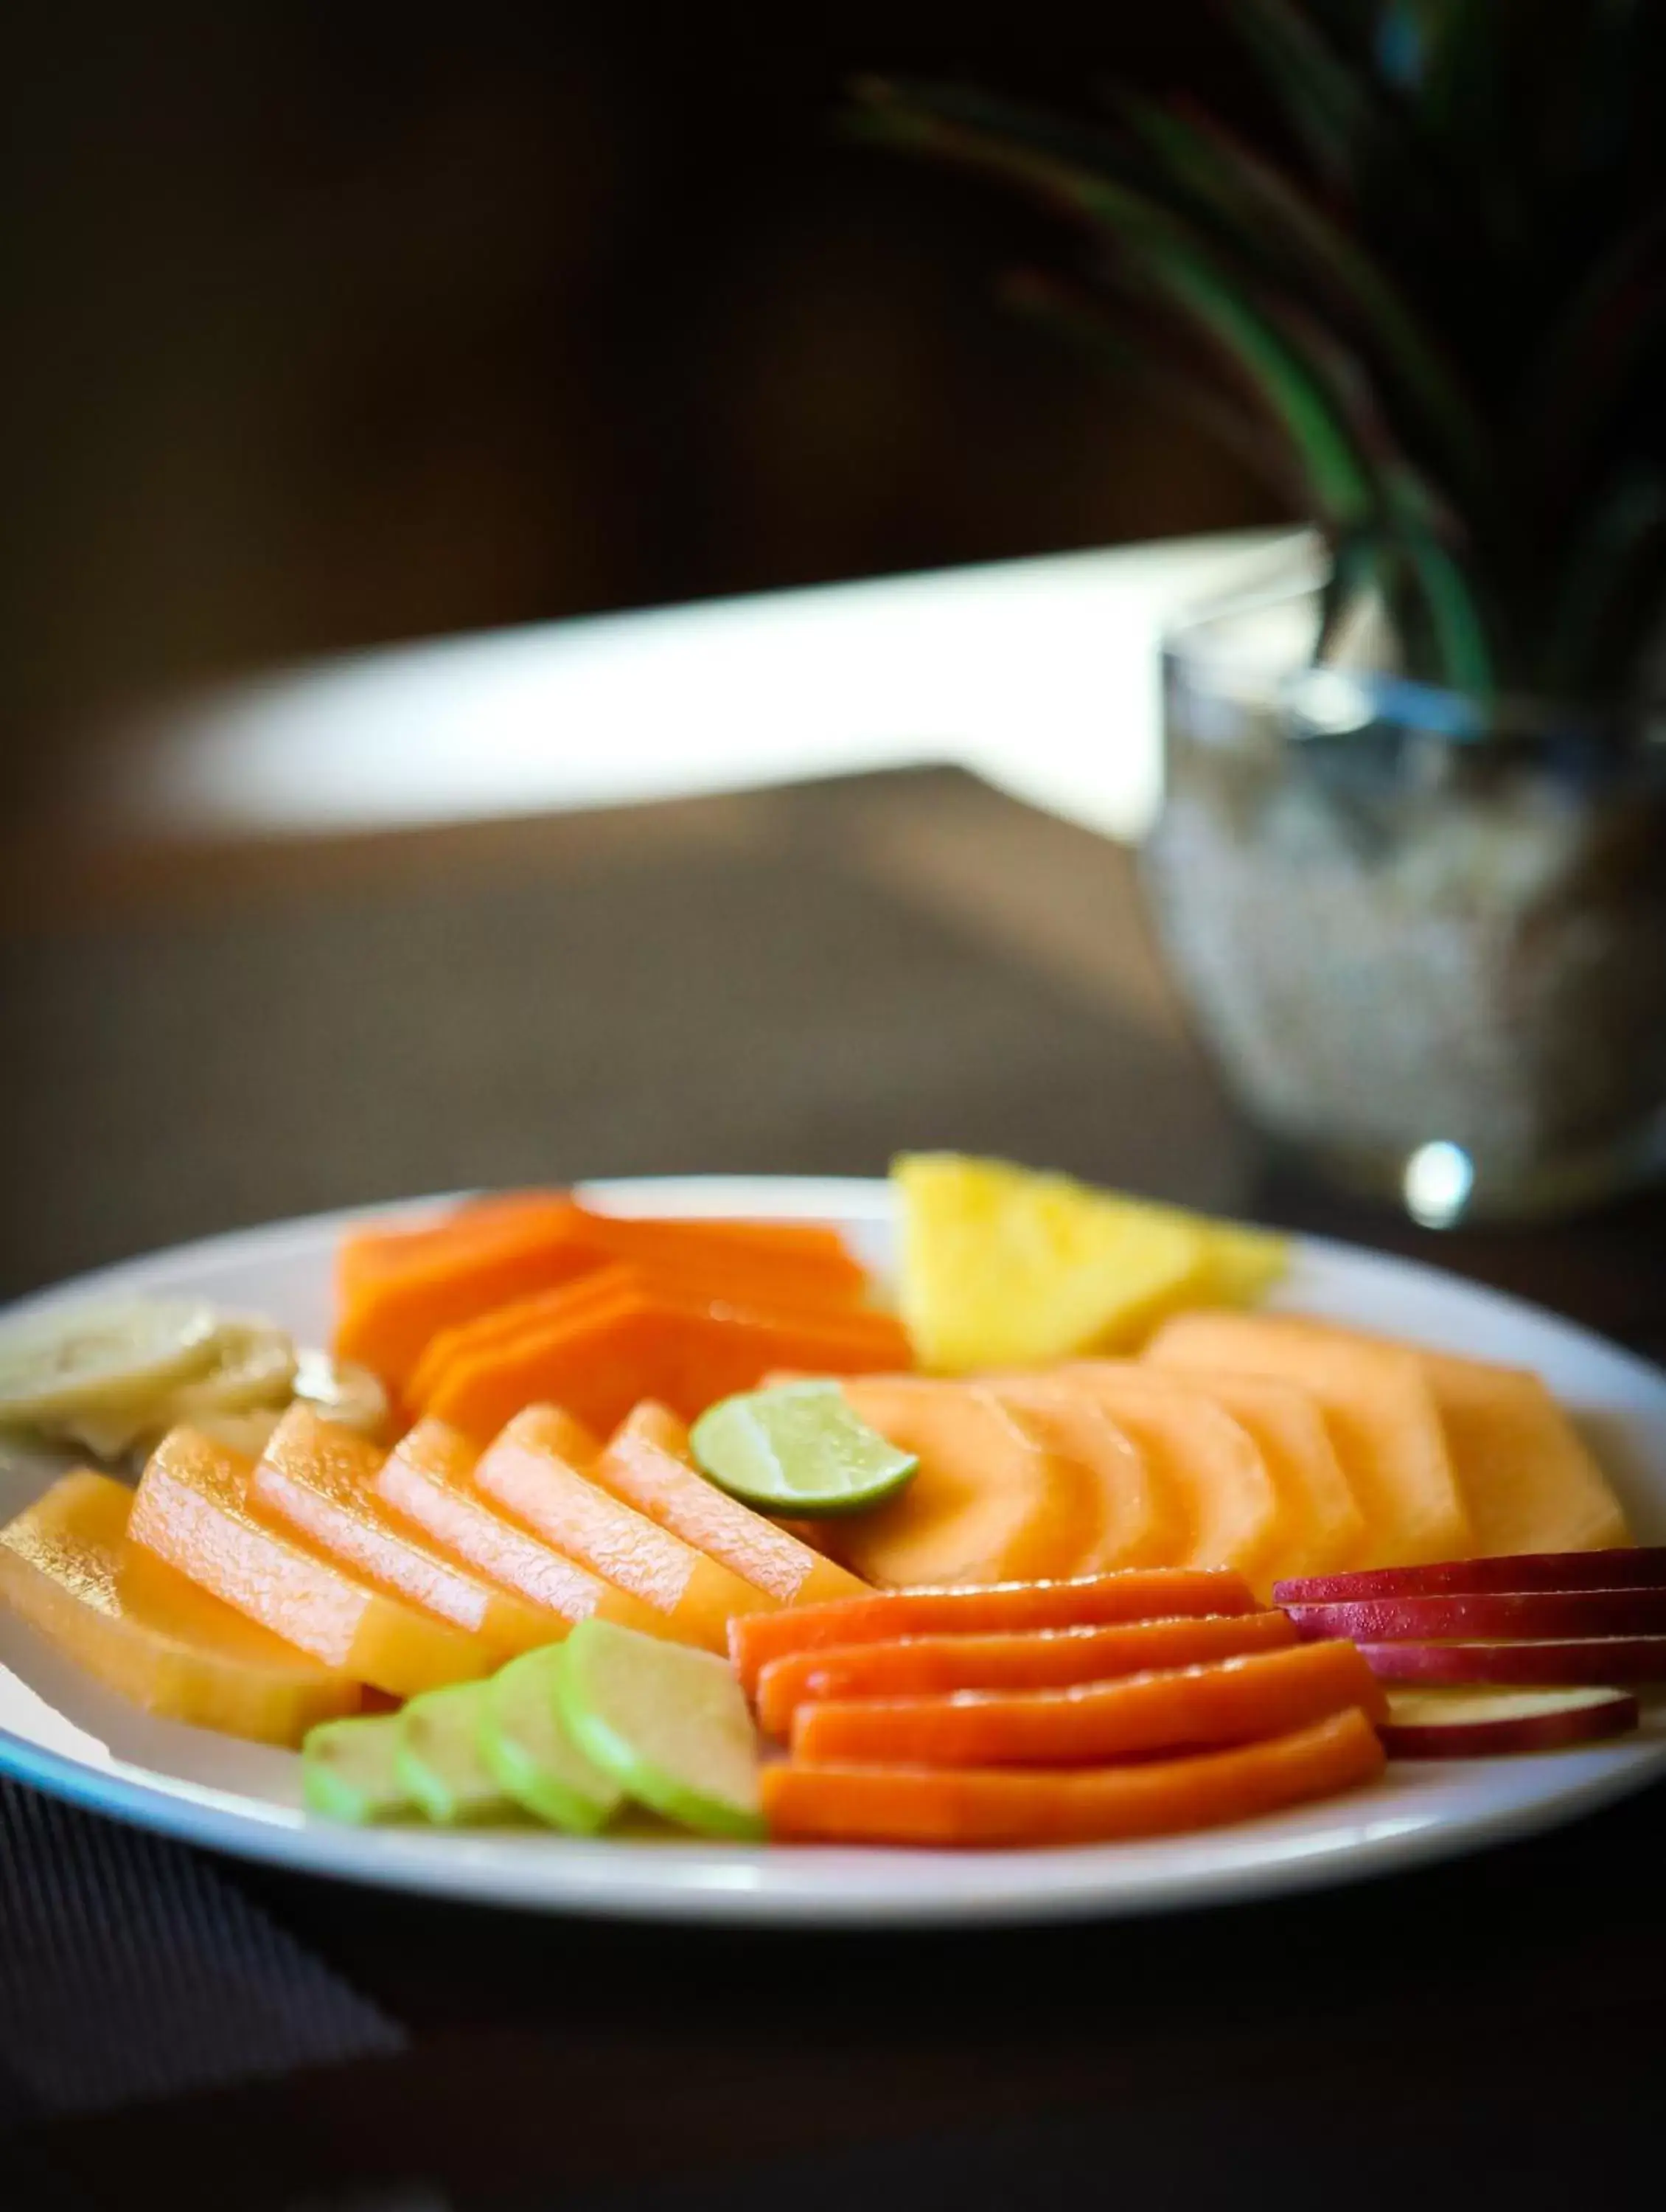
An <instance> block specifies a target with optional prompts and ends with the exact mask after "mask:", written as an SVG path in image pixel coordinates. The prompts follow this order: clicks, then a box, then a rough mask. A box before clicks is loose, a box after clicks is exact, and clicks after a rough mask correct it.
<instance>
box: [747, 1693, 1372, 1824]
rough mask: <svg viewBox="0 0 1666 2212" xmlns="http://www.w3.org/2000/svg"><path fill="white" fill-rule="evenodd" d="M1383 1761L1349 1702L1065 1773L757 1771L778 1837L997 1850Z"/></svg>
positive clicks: (1358, 1774)
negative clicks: (1218, 1746)
mask: <svg viewBox="0 0 1666 2212" xmlns="http://www.w3.org/2000/svg"><path fill="white" fill-rule="evenodd" d="M1383 1767H1384V1752H1383V1747H1382V1744H1381V1742H1380V1741H1379V1740H1378V1735H1377V1731H1376V1729H1374V1728H1373V1727H1372V1724H1371V1723H1370V1721H1369V1720H1367V1718H1366V1716H1365V1714H1364V1713H1362V1712H1361V1711H1360V1710H1359V1709H1358V1707H1357V1706H1353V1707H1350V1708H1349V1709H1348V1711H1347V1712H1344V1713H1334V1714H1332V1715H1331V1716H1330V1718H1329V1719H1328V1720H1323V1721H1318V1722H1316V1723H1314V1724H1313V1725H1312V1727H1309V1728H1303V1729H1293V1731H1292V1732H1291V1733H1290V1734H1289V1735H1276V1736H1272V1737H1269V1739H1267V1740H1266V1741H1263V1742H1261V1743H1253V1744H1248V1745H1241V1746H1239V1747H1235V1748H1234V1749H1233V1750H1230V1751H1206V1752H1200V1753H1195V1754H1193V1755H1192V1756H1190V1757H1188V1758H1184V1759H1153V1760H1149V1761H1145V1762H1136V1763H1134V1764H1131V1765H1126V1766H1101V1767H1088V1768H1086V1769H1083V1770H1081V1771H1078V1772H1076V1773H1070V1774H1058V1773H1053V1774H1046V1773H1042V1774H1035V1773H1023V1772H1015V1771H1009V1770H1003V1768H1000V1767H930V1766H857V1765H839V1766H820V1765H809V1764H807V1763H804V1762H801V1761H800V1760H797V1759H791V1760H784V1761H782V1762H781V1763H780V1764H779V1765H772V1766H766V1767H765V1768H764V1770H763V1772H762V1774H761V1776H760V1783H761V1786H762V1792H763V1807H764V1814H765V1818H766V1820H768V1822H769V1827H770V1832H771V1834H772V1836H773V1837H775V1838H776V1839H777V1840H778V1842H782V1843H828V1844H920V1845H925V1846H927V1847H936V1848H939V1849H952V1848H957V1847H970V1846H983V1847H985V1848H991V1847H994V1848H998V1847H1001V1846H1003V1845H1004V1846H1021V1845H1025V1844H1096V1843H1111V1842H1113V1841H1118V1840H1120V1839H1122V1838H1128V1837H1135V1836H1162V1835H1177V1834H1180V1833H1183V1832H1185V1831H1186V1830H1188V1829H1192V1828H1209V1827H1218V1826H1222V1825H1223V1824H1224V1823H1226V1822H1227V1821H1232V1820H1253V1819H1255V1818H1256V1817H1257V1815H1258V1814H1263V1813H1275V1812H1277V1811H1279V1810H1280V1809H1281V1808H1282V1807H1284V1806H1287V1805H1299V1804H1302V1803H1304V1802H1307V1801H1309V1800H1312V1799H1313V1798H1318V1797H1330V1796H1336V1794H1337V1793H1338V1792H1340V1791H1342V1790H1350V1789H1353V1788H1354V1787H1355V1786H1356V1785H1357V1784H1360V1783H1365V1782H1372V1781H1375V1780H1376V1778H1378V1775H1380V1774H1381V1772H1382V1771H1383Z"/></svg>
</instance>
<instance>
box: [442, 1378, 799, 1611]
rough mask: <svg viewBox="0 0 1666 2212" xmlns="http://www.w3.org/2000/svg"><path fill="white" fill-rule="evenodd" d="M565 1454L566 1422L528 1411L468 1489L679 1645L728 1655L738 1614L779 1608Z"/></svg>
mask: <svg viewBox="0 0 1666 2212" xmlns="http://www.w3.org/2000/svg"><path fill="white" fill-rule="evenodd" d="M571 1452H572V1423H571V1421H570V1420H569V1419H568V1418H567V1417H566V1415H565V1414H563V1413H561V1412H560V1409H559V1408H558V1407H554V1406H529V1407H526V1408H525V1410H524V1412H522V1413H518V1414H517V1415H516V1416H515V1418H514V1419H513V1420H512V1421H511V1422H510V1423H509V1425H508V1426H507V1427H506V1429H505V1430H504V1431H503V1432H502V1433H501V1435H500V1436H499V1437H497V1439H496V1440H495V1442H494V1443H492V1444H491V1445H489V1446H488V1449H486V1451H484V1452H483V1453H482V1455H481V1458H480V1462H479V1464H478V1465H477V1466H476V1469H475V1480H476V1483H477V1484H478V1486H479V1487H480V1488H481V1490H482V1492H484V1493H485V1495H486V1496H487V1497H488V1498H492V1499H493V1500H494V1502H495V1503H496V1504H499V1505H501V1506H503V1507H505V1508H506V1510H508V1511H509V1512H511V1513H512V1514H513V1515H514V1516H515V1517H516V1519H517V1520H518V1521H521V1522H524V1523H525V1524H526V1526H527V1527H528V1528H531V1529H533V1530H534V1531H535V1532H536V1534H538V1535H540V1536H542V1538H543V1539H544V1541H546V1542H547V1543H550V1544H554V1546H555V1547H557V1549H558V1550H560V1551H563V1552H565V1553H566V1554H567V1555H568V1557H569V1558H571V1559H578V1560H579V1561H581V1562H582V1563H583V1565H585V1566H587V1567H589V1568H591V1569H592V1570H593V1571H594V1572H595V1573H597V1574H598V1575H601V1576H603V1577H605V1579H606V1580H607V1581H609V1582H610V1583H614V1584H615V1587H616V1588H618V1589H622V1590H628V1591H629V1592H630V1594H631V1595H632V1596H633V1597H637V1598H640V1599H641V1601H643V1603H644V1604H645V1605H646V1606H648V1607H651V1609H652V1610H653V1611H654V1612H655V1613H658V1614H660V1616H661V1617H662V1619H663V1621H664V1623H665V1625H666V1629H667V1631H668V1632H669V1634H670V1635H671V1636H672V1637H674V1638H676V1639H677V1640H678V1641H680V1642H682V1643H688V1644H700V1645H701V1646H703V1647H704V1649H706V1650H708V1651H725V1650H727V1649H728V1627H729V1622H730V1620H731V1618H732V1617H733V1616H734V1615H735V1614H736V1613H755V1612H759V1611H760V1610H763V1609H764V1608H766V1607H770V1606H772V1605H773V1604H774V1603H775V1602H776V1601H775V1600H774V1599H772V1598H771V1597H769V1596H767V1595H766V1594H765V1593H764V1592H763V1591H762V1590H760V1589H757V1588H755V1587H754V1584H752V1583H748V1582H744V1581H742V1578H741V1577H740V1576H739V1575H737V1574H735V1573H734V1572H732V1571H731V1570H730V1569H729V1568H728V1567H725V1566H723V1565H719V1563H718V1561H717V1560H716V1559H708V1558H707V1557H706V1553H704V1552H700V1551H697V1550H696V1549H695V1547H694V1546H693V1545H692V1544H687V1543H685V1542H684V1541H683V1540H682V1537H681V1536H677V1535H674V1534H672V1532H671V1531H670V1530H669V1528H661V1527H660V1525H659V1523H658V1522H657V1521H651V1520H650V1519H649V1518H648V1516H647V1515H646V1514H645V1513H639V1512H638V1511H637V1510H636V1509H635V1507H634V1506H631V1505H627V1504H624V1503H623V1502H622V1500H621V1499H620V1498H615V1497H614V1495H613V1494H612V1492H609V1491H608V1490H605V1489H603V1487H602V1486H601V1485H600V1484H599V1483H596V1482H592V1481H591V1480H590V1479H589V1477H588V1476H587V1475H585V1474H582V1473H581V1472H580V1471H579V1468H578V1467H577V1466H575V1465H574V1463H573V1461H572V1456H571Z"/></svg>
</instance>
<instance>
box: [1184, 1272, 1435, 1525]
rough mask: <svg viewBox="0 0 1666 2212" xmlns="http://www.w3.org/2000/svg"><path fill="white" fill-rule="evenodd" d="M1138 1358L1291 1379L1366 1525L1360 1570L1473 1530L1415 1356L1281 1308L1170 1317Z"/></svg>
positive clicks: (1433, 1405) (1432, 1397)
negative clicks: (1320, 1421)
mask: <svg viewBox="0 0 1666 2212" xmlns="http://www.w3.org/2000/svg"><path fill="white" fill-rule="evenodd" d="M1148 1357H1149V1358H1151V1360H1152V1361H1153V1362H1154V1363H1155V1364H1159V1365H1160V1366H1164V1367H1169V1368H1176V1367H1188V1368H1208V1369H1227V1370H1239V1371H1240V1372H1243V1373H1245V1374H1251V1375H1268V1376H1274V1377H1275V1378H1279V1379H1282V1380H1283V1381H1285V1382H1287V1383H1295V1384H1297V1385H1298V1386H1299V1388H1300V1389H1304V1390H1306V1391H1307V1392H1308V1393H1309V1395H1311V1396H1312V1398H1313V1399H1314V1400H1315V1401H1317V1403H1318V1406H1319V1407H1320V1409H1321V1410H1322V1412H1323V1413H1324V1418H1325V1420H1326V1423H1327V1425H1329V1427H1330V1433H1331V1436H1332V1437H1333V1438H1334V1439H1335V1442H1336V1451H1337V1455H1338V1457H1339V1458H1340V1459H1341V1461H1342V1469H1343V1472H1344V1473H1345V1474H1346V1475H1347V1476H1348V1483H1349V1486H1350V1487H1351V1488H1352V1490H1353V1492H1354V1497H1355V1498H1357V1499H1358V1501H1359V1504H1360V1511H1361V1512H1362V1513H1363V1514H1364V1516H1365V1518H1366V1531H1367V1536H1366V1554H1365V1557H1364V1558H1363V1559H1360V1560H1358V1561H1356V1562H1355V1563H1354V1564H1356V1565H1361V1566H1384V1567H1387V1566H1415V1565H1419V1564H1421V1562H1423V1561H1425V1560H1428V1559H1462V1558H1464V1557H1466V1556H1467V1555H1468V1554H1469V1553H1472V1552H1473V1550H1474V1548H1475V1534H1474V1530H1473V1529H1472V1528H1471V1526H1470V1522H1469V1514H1468V1512H1467V1511H1466V1510H1465V1509H1464V1504H1463V1496H1462V1493H1461V1492H1460V1491H1459V1489H1458V1485H1457V1475H1456V1474H1455V1473H1454V1471H1453V1467H1452V1461H1451V1453H1450V1452H1449V1451H1448V1449H1447V1447H1446V1437H1445V1430H1444V1428H1443V1427H1442V1425H1441V1419H1440V1413H1439V1408H1438V1407H1437V1406H1436V1403H1435V1399H1434V1393H1433V1389H1432V1388H1431V1386H1430V1383H1429V1380H1428V1377H1427V1375H1426V1374H1425V1372H1424V1370H1423V1369H1422V1367H1421V1365H1420V1364H1419V1363H1418V1359H1417V1357H1416V1354H1415V1352H1409V1351H1407V1350H1405V1349H1404V1348H1403V1347H1402V1346H1399V1345H1394V1344H1386V1343H1376V1342H1372V1341H1371V1340H1368V1339H1366V1338H1355V1337H1349V1336H1348V1335H1346V1334H1342V1333H1340V1332H1336V1331H1331V1330H1327V1329H1326V1328H1323V1327H1320V1326H1315V1325H1313V1324H1311V1323H1308V1322H1303V1321H1299V1320H1297V1319H1296V1318H1294V1317H1293V1316H1288V1315H1284V1314H1278V1315H1273V1314H1232V1313H1220V1314H1215V1313H1195V1314H1179V1315H1177V1316H1175V1317H1174V1318H1173V1319H1172V1321H1169V1322H1166V1323H1165V1324H1164V1326H1163V1328H1161V1329H1160V1331H1159V1333H1158V1334H1157V1337H1156V1339H1155V1340H1154V1343H1153V1344H1152V1345H1151V1346H1150V1347H1149V1352H1148Z"/></svg>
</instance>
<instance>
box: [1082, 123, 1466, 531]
mask: <svg viewBox="0 0 1666 2212" xmlns="http://www.w3.org/2000/svg"><path fill="white" fill-rule="evenodd" d="M1118 107H1119V111H1120V112H1121V113H1122V114H1123V115H1124V118H1125V119H1126V121H1127V123H1128V125H1129V127H1130V130H1131V131H1134V132H1135V134H1136V136H1137V137H1138V138H1139V139H1140V141H1141V143H1142V144H1143V145H1144V146H1145V147H1146V148H1147V149H1148V151H1149V152H1150V153H1151V154H1152V155H1154V158H1156V159H1157V160H1158V161H1160V162H1161V163H1162V164H1163V165H1164V167H1165V169H1166V173H1167V174H1168V175H1169V177H1170V178H1171V179H1172V180H1173V182H1174V183H1175V184H1176V185H1178V186H1180V187H1181V188H1182V189H1184V191H1187V192H1188V193H1189V194H1190V197H1191V198H1192V200H1193V201H1194V203H1195V204H1197V205H1199V206H1200V207H1203V208H1204V209H1206V210H1208V211H1209V215H1210V216H1212V218H1213V219H1214V220H1215V222H1217V223H1218V224H1220V225H1221V227H1222V228H1223V229H1224V230H1225V231H1226V232H1227V234H1228V235H1229V236H1230V237H1232V238H1233V240H1234V241H1235V242H1236V243H1237V244H1238V245H1239V246H1241V247H1242V248H1243V249H1244V250H1245V251H1246V252H1251V253H1256V252H1259V253H1261V254H1263V256H1265V255H1268V254H1269V253H1270V254H1271V255H1273V256H1274V257H1275V258H1276V260H1277V263H1278V264H1279V266H1280V267H1281V270H1283V271H1284V272H1285V273H1287V275H1288V276H1291V277H1292V278H1294V279H1296V280H1298V281H1299V282H1300V283H1304V284H1306V285H1311V286H1312V288H1313V289H1315V290H1316V291H1317V292H1318V295H1320V300H1321V301H1322V303H1324V304H1327V305H1328V306H1329V307H1330V308H1331V309H1332V310H1334V311H1336V312H1337V313H1340V315H1341V316H1342V318H1343V319H1345V320H1347V321H1348V322H1349V323H1351V324H1352V325H1354V328H1355V329H1356V330H1357V331H1359V333H1360V337H1361V339H1362V341H1363V342H1365V343H1369V344H1371V345H1372V346H1374V347H1375V349H1377V350H1378V351H1379V352H1380V354H1381V356H1382V358H1383V360H1384V363H1385V364H1386V365H1387V367H1388V368H1389V371H1390V374H1391V375H1392V376H1393V377H1394V378H1395V379H1396V381H1397V383H1398V384H1399V386H1400V387H1401V388H1402V391H1403V392H1405V393H1406V394H1407V395H1408V397H1409V398H1410V399H1411V400H1412V402H1413V404H1414V405H1415V407H1416V409H1417V410H1418V413H1419V416H1420V418H1421V420H1422V421H1423V422H1425V423H1426V424H1427V426H1428V430H1429V434H1430V435H1431V437H1432V439H1433V441H1434V444H1435V446H1436V447H1437V449H1438V450H1439V453H1440V456H1441V459H1442V462H1443V465H1445V466H1446V467H1447V468H1449V469H1450V470H1451V471H1452V472H1453V474H1454V475H1455V476H1456V477H1457V478H1458V479H1459V480H1461V481H1467V482H1468V483H1469V485H1470V487H1471V488H1472V489H1475V490H1477V491H1479V490H1480V489H1481V476H1482V473H1483V470H1484V456H1485V453H1486V451H1487V445H1488V442H1489V441H1488V439H1487V432H1486V429H1485V427H1484V425H1483V424H1482V422H1481V419H1480V417H1479V416H1478V415H1477V414H1476V412H1475V409H1474V408H1473V407H1472V406H1471V404H1470V403H1469V397H1468V395H1467V394H1466V393H1465V392H1464V391H1463V386H1462V385H1461V384H1460V382H1459V380H1458V379H1457V375H1456V374H1455V372H1454V371H1453V370H1452V369H1451V368H1450V367H1449V365H1448V364H1447V363H1446V362H1445V360H1443V358H1442V357H1441V355H1440V352H1439V349H1438V348H1437V347H1436V346H1435V345H1434V344H1433V343H1432V342H1431V341H1430V340H1429V339H1428V338H1427V337H1426V335H1425V334H1424V332H1423V331H1421V329H1420V328H1419V325H1418V322H1417V319H1416V317H1415V314H1414V313H1413V312H1412V310H1411V308H1410V307H1409V306H1408V304H1407V303H1406V301H1404V299H1403V298H1402V296H1401V295H1400V293H1399V291H1398V289H1397V288H1396V285H1395V284H1394V283H1393V282H1392V281H1391V279H1390V278H1389V277H1388V276H1386V275H1385V274H1384V271H1383V270H1380V269H1379V268H1378V266H1377V264H1375V263H1374V262H1373V261H1372V258H1371V256H1370V255H1369V253H1368V252H1365V251H1364V250H1363V249H1362V248H1361V247H1360V245H1359V244H1358V243H1357V242H1356V241H1355V240H1354V239H1352V238H1350V237H1349V236H1348V234H1347V232H1346V231H1345V230H1343V229H1342V227H1341V225H1340V224H1338V223H1336V222H1334V221H1333V220H1332V219H1331V217H1330V216H1329V215H1328V214H1327V213H1326V212H1325V210H1324V209H1323V208H1322V207H1320V206H1319V205H1318V203H1317V202H1316V201H1315V200H1313V199H1312V198H1311V197H1308V196H1307V195H1306V194H1304V193H1303V192H1301V191H1299V189H1298V188H1297V187H1296V186H1295V185H1293V184H1292V183H1291V182H1290V181H1289V179H1287V178H1286V177H1285V176H1284V175H1282V173H1281V172H1280V171H1279V170H1277V169H1276V168H1275V167H1273V166H1272V164H1271V163H1269V162H1267V161H1263V160H1261V159H1260V157H1259V156H1258V155H1256V154H1254V153H1252V152H1251V150H1250V149H1249V148H1247V147H1246V146H1245V145H1244V144H1243V143H1241V142H1240V141H1239V140H1238V139H1237V138H1235V137H1233V135H1232V134H1231V133H1230V132H1229V131H1226V130H1225V129H1224V128H1223V127H1222V126H1221V125H1219V124H1218V123H1216V122H1215V120H1214V119H1213V118H1211V117H1209V116H1206V115H1203V114H1199V113H1196V112H1185V111H1181V110H1177V109H1172V108H1167V107H1164V106H1160V105H1159V104H1158V103H1156V102H1155V101H1153V100H1146V99H1143V98H1142V97H1140V96H1138V95H1132V94H1130V95H1124V96H1123V97H1122V98H1121V99H1120V100H1119V101H1118Z"/></svg>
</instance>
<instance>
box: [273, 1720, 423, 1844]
mask: <svg viewBox="0 0 1666 2212" xmlns="http://www.w3.org/2000/svg"><path fill="white" fill-rule="evenodd" d="M399 1719H400V1717H399V1715H398V1714H397V1713H377V1714H374V1715H366V1716H363V1717H360V1718H358V1719H356V1720H345V1721H322V1722H320V1723H319V1724H318V1727H317V1728H315V1729H308V1730H307V1733H306V1740H305V1741H304V1742H303V1743H302V1745H301V1747H300V1787H301V1797H302V1801H303V1802H304V1803H305V1804H306V1808H307V1809H308V1811H309V1812H313V1813H322V1814H324V1816H325V1818H326V1819H328V1820H349V1821H351V1822H352V1823H353V1825H354V1826H355V1827H362V1826H365V1825H366V1824H367V1822H369V1821H372V1820H407V1819H409V1816H410V1815H411V1814H413V1813H415V1810H416V1807H415V1804H414V1803H413V1802H412V1800H411V1796H410V1793H409V1791H408V1790H406V1788H405V1786H404V1784H403V1783H402V1782H401V1781H400V1779H399V1777H398V1774H397V1771H396V1767H395V1753H396V1751H397V1743H398V1736H399Z"/></svg>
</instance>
